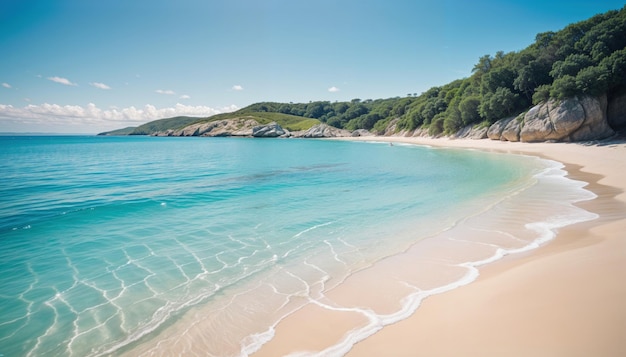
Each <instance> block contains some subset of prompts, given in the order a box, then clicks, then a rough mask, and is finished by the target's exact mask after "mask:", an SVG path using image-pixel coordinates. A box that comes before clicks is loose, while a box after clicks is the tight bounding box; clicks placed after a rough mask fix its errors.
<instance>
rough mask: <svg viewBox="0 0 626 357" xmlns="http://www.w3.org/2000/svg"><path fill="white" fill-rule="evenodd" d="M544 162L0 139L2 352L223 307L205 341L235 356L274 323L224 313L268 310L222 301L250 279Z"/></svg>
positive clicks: (319, 262)
mask: <svg viewBox="0 0 626 357" xmlns="http://www.w3.org/2000/svg"><path fill="white" fill-rule="evenodd" d="M544 168H545V165H544V166H542V165H540V163H539V162H538V160H532V159H529V158H523V157H518V156H511V155H498V154H488V153H480V152H470V151H457V150H434V149H429V148H425V147H417V146H404V145H395V146H390V145H387V144H373V143H362V142H337V141H316V140H280V139H275V140H274V139H267V140H262V139H230V138H211V139H206V138H152V137H72V136H68V137H61V136H58V137H0V175H1V184H0V246H1V249H0V286H1V291H0V355H4V356H52V355H54V356H89V355H101V354H108V353H114V354H117V353H121V352H123V351H127V350H129V349H130V348H132V346H134V345H135V344H137V343H138V342H143V341H145V340H149V339H151V338H154V336H157V335H158V333H159V332H160V331H162V330H163V329H165V328H167V327H169V326H173V325H175V323H176V321H178V320H180V319H182V318H183V317H184V316H186V315H185V314H187V313H188V312H189V311H191V310H193V309H196V308H200V307H202V306H208V305H211V304H214V305H215V306H217V307H216V310H215V311H218V310H219V311H225V310H224V309H225V306H230V309H231V310H232V312H229V314H231V315H229V316H230V318H228V319H225V320H224V321H228V322H227V323H223V324H221V326H220V328H221V329H220V334H217V333H216V334H215V335H214V337H211V336H209V337H207V338H208V339H211V338H214V339H215V340H220V341H219V343H220V344H225V345H226V347H224V346H218V347H216V348H217V350H218V351H225V350H228V349H229V348H230V349H232V350H235V351H236V352H237V353H239V350H240V349H242V348H243V349H245V343H244V342H242V341H243V340H245V338H246V336H250V335H251V334H253V333H259V332H260V331H265V329H267V327H268V325H267V324H272V323H275V321H274V320H275V317H268V318H269V320H267V321H264V320H263V319H261V320H258V319H257V320H255V321H256V322H258V321H261V322H260V324H261V326H258V328H257V329H256V330H255V329H252V331H248V330H246V329H243V330H242V327H241V326H240V324H242V323H241V320H240V318H241V316H239V317H237V315H236V314H238V313H242V311H244V310H245V312H246V313H248V312H249V313H250V314H257V315H259V316H269V315H268V314H269V312H267V311H264V309H266V310H272V311H274V310H275V309H276V308H277V307H276V306H270V307H267V306H265V307H264V306H263V304H262V303H258V304H253V305H254V306H251V305H250V304H248V305H246V306H244V307H236V306H234V304H233V301H235V297H238V296H240V295H241V294H242V292H245V291H249V290H250V289H252V288H250V287H251V286H256V287H258V286H259V282H260V281H263V282H264V283H263V284H264V286H267V287H269V288H268V289H267V290H268V294H270V295H271V294H274V295H276V296H283V297H284V296H285V295H289V294H290V293H286V291H287V290H288V289H289V288H288V286H289V284H291V285H294V284H297V283H299V281H303V282H305V284H307V283H308V282H310V283H311V286H313V282H315V281H318V282H321V283H320V284H318V285H319V286H318V288H319V289H325V288H327V287H328V286H329V285H330V284H331V283H332V282H333V281H334V282H335V284H338V283H340V282H341V280H342V279H343V278H344V277H345V276H348V275H349V274H350V273H351V272H352V271H356V270H359V269H362V268H363V267H365V266H368V265H369V264H372V262H374V261H376V260H379V259H381V258H382V257H385V256H388V255H391V254H394V253H396V252H398V251H402V250H404V249H406V248H407V246H409V245H410V244H411V243H412V242H413V241H415V240H418V239H420V238H422V237H425V236H429V235H432V234H434V233H436V232H440V231H442V230H445V229H446V228H448V227H449V226H450V225H451V224H453V223H454V222H456V221H458V220H459V219H460V218H462V217H459V216H456V215H457V210H456V209H455V208H456V207H462V206H463V204H464V202H474V203H475V201H476V199H479V198H481V197H484V200H486V201H485V204H489V200H491V199H494V195H493V193H494V192H499V191H502V192H507V190H508V191H511V192H512V191H515V190H519V189H520V187H523V186H524V185H527V183H528V182H529V180H531V179H532V177H534V175H536V174H537V172H539V171H540V170H541V169H544ZM459 212H461V211H459ZM409 229H410V230H411V232H412V234H410V235H406V234H405V235H402V234H397V236H398V237H406V238H402V239H400V238H398V239H396V240H394V239H389V237H392V236H394V234H396V233H401V232H406V231H407V230H409ZM297 265H306V266H308V267H314V268H315V269H314V270H315V271H316V272H323V274H321V273H320V274H321V275H323V278H320V277H319V276H316V275H315V274H312V273H310V274H305V273H302V274H299V273H294V272H296V271H298V270H297V269H295V268H294V269H291V268H288V267H295V266H297ZM287 273H288V275H289V276H288V278H289V279H292V278H293V279H292V280H294V281H296V280H297V281H298V282H297V283H294V282H293V281H292V282H291V283H289V282H288V281H287V280H289V279H286V278H284V276H286V274H287ZM281 274H282V275H281ZM294 277H295V278H294ZM296 278H297V279H296ZM255 284H256V285H255ZM325 285H327V286H325ZM307 286H309V285H307ZM297 290H298V289H295V290H294V291H295V292H293V296H294V297H295V296H301V295H302V292H301V291H297ZM289 296H291V295H289ZM269 300H271V298H268V301H269ZM224 301H226V302H227V303H224ZM294 301H295V299H291V298H289V299H288V303H281V306H280V308H284V307H285V306H286V305H288V304H292V303H294V304H295V302H294ZM220 304H221V305H220ZM231 310H229V311H231ZM264 314H265V315H264ZM257 315H254V316H257ZM270 315H271V314H270ZM238 321H239V322H238ZM264 323H265V324H266V325H265V326H263V324H264ZM229 324H230V325H229ZM224 331H237V332H233V333H232V334H231V333H230V332H228V333H227V332H224ZM229 338H230V339H231V340H232V341H228V340H229ZM216 343H217V342H216ZM224 348H225V349H224Z"/></svg>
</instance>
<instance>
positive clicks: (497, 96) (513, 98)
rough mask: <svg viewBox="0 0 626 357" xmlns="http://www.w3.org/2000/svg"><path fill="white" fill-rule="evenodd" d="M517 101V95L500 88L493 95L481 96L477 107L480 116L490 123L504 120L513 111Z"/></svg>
mask: <svg viewBox="0 0 626 357" xmlns="http://www.w3.org/2000/svg"><path fill="white" fill-rule="evenodd" d="M518 99H519V95H518V94H515V93H513V92H511V90H510V89H508V88H504V87H500V88H498V89H497V90H496V91H495V92H494V93H489V94H488V95H486V96H483V99H482V101H481V103H480V107H479V112H480V115H481V116H482V117H483V118H485V119H487V120H488V121H489V122H491V123H493V122H495V121H496V120H498V119H502V118H505V117H507V116H509V115H511V114H512V113H513V112H514V111H515V109H516V108H517V101H518Z"/></svg>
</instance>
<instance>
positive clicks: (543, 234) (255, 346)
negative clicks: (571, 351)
mask: <svg viewBox="0 0 626 357" xmlns="http://www.w3.org/2000/svg"><path fill="white" fill-rule="evenodd" d="M542 161H543V162H544V163H546V164H547V167H546V168H545V169H544V170H542V171H540V172H539V173H537V174H536V175H535V176H534V178H535V179H536V180H537V184H538V185H542V184H550V185H556V186H557V187H560V188H561V189H562V190H563V191H564V193H567V195H566V197H567V199H566V201H564V202H559V203H560V204H561V205H562V207H564V208H566V213H561V214H554V215H551V216H548V217H546V219H545V220H543V221H537V222H529V223H526V224H525V225H524V227H525V228H526V229H527V230H530V231H533V232H536V238H535V239H534V240H532V241H531V242H529V243H528V244H526V245H524V246H522V247H519V248H510V249H504V248H501V247H494V248H496V249H495V252H494V253H493V254H492V255H491V256H489V257H485V258H483V259H479V260H476V261H469V262H462V263H459V264H457V265H456V266H458V267H462V268H464V269H466V270H467V272H466V274H465V275H464V276H463V277H461V278H460V279H458V280H456V281H453V282H450V283H448V284H445V285H443V286H439V287H435V288H432V289H427V290H420V289H419V288H417V287H415V286H412V285H410V284H408V283H405V285H407V286H411V287H412V288H413V289H414V290H415V292H413V293H411V294H409V295H408V296H406V297H405V298H404V299H403V300H402V307H401V308H400V310H398V311H396V312H395V313H391V314H387V315H384V314H375V313H374V312H373V311H371V310H369V309H365V308H345V307H340V306H330V305H328V304H326V303H322V302H320V301H319V300H316V299H312V298H311V299H310V303H312V304H315V305H318V306H320V307H323V308H325V309H329V310H333V311H351V312H356V313H360V314H362V315H363V316H364V317H366V318H367V320H368V323H367V324H366V325H365V326H363V327H360V328H357V329H354V330H352V331H349V332H348V333H347V334H346V335H345V337H344V338H343V339H342V340H341V341H340V342H338V343H337V344H335V345H332V346H329V347H328V348H326V349H324V350H322V351H299V352H295V353H292V354H289V357H303V356H319V357H322V356H323V357H330V356H342V355H345V354H346V353H348V352H349V351H350V350H351V349H352V347H353V346H354V345H355V344H356V343H358V342H360V341H362V340H364V339H366V338H368V337H370V336H372V335H373V334H375V333H376V332H377V331H379V330H380V329H382V328H383V327H385V326H387V325H390V324H394V323H397V322H399V321H402V320H404V319H406V318H408V317H410V316H411V315H413V314H414V313H415V311H416V310H417V309H418V308H419V306H420V305H421V303H422V301H423V300H424V299H426V298H427V297H429V296H433V295H437V294H442V293H445V292H448V291H451V290H453V289H456V288H458V287H461V286H464V285H467V284H470V283H471V282H473V281H475V280H476V279H477V278H478V276H479V270H478V268H479V267H481V266H484V265H486V264H489V263H493V262H495V261H498V260H500V259H502V258H503V257H504V256H507V255H510V254H519V253H522V252H526V251H530V250H533V249H536V248H538V247H539V246H541V245H543V244H545V243H547V242H548V241H550V240H552V239H554V237H555V236H556V231H557V230H558V229H559V228H562V227H565V226H568V225H571V224H575V223H580V222H585V221H590V220H593V219H596V218H598V215H597V214H595V213H591V212H588V211H586V210H583V209H581V208H578V207H576V206H574V204H575V203H577V202H580V201H585V200H591V199H594V198H596V197H597V196H596V195H595V194H594V193H592V192H590V191H588V190H586V189H584V187H585V186H586V185H587V183H585V182H582V181H576V180H572V179H569V178H567V177H566V175H567V172H566V171H565V170H563V168H564V165H562V164H561V163H558V162H555V161H549V160H542ZM526 189H528V187H524V188H522V189H521V191H520V192H515V193H513V194H511V195H510V196H508V197H506V199H513V198H514V197H517V196H518V195H519V194H520V193H523V191H525V190H526ZM555 202H557V201H556V199H555ZM496 204H497V203H496ZM491 208H493V206H491V207H488V208H487V210H488V209H491ZM500 233H502V232H500ZM504 233H506V232H504ZM506 234H508V233H506ZM325 243H326V244H329V243H328V242H326V241H325ZM344 243H345V242H344ZM329 245H330V244H329ZM490 245H491V244H490ZM331 252H332V253H333V255H334V256H335V259H338V258H337V254H336V252H335V251H334V250H333V249H332V246H331ZM305 284H306V283H305ZM307 290H308V285H307ZM280 320H282V319H280ZM280 320H279V321H277V322H276V323H275V324H274V325H272V326H271V327H270V328H269V329H268V330H267V331H265V332H263V333H261V334H256V335H254V336H250V337H249V340H247V344H245V345H242V350H241V356H248V355H249V354H250V353H253V352H256V351H258V350H259V349H260V348H261V346H262V345H263V344H265V343H267V342H268V341H270V340H271V339H272V338H273V337H274V333H275V326H276V325H277V324H278V323H279V322H280Z"/></svg>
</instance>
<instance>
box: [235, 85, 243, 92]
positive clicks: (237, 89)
mask: <svg viewBox="0 0 626 357" xmlns="http://www.w3.org/2000/svg"><path fill="white" fill-rule="evenodd" d="M233 90H236V91H240V90H243V87H242V86H240V85H239V84H235V85H234V86H233Z"/></svg>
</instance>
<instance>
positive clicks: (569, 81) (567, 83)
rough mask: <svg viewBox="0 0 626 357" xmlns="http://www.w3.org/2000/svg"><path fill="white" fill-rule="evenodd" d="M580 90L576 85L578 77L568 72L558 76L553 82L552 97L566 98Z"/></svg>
mask: <svg viewBox="0 0 626 357" xmlns="http://www.w3.org/2000/svg"><path fill="white" fill-rule="evenodd" d="M577 92H578V88H577V86H576V78H575V77H574V76H571V75H569V74H566V75H564V76H562V77H560V78H557V79H555V80H554V82H553V83H552V86H551V89H550V97H551V98H556V99H565V98H568V97H573V96H574V95H576V93H577Z"/></svg>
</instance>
